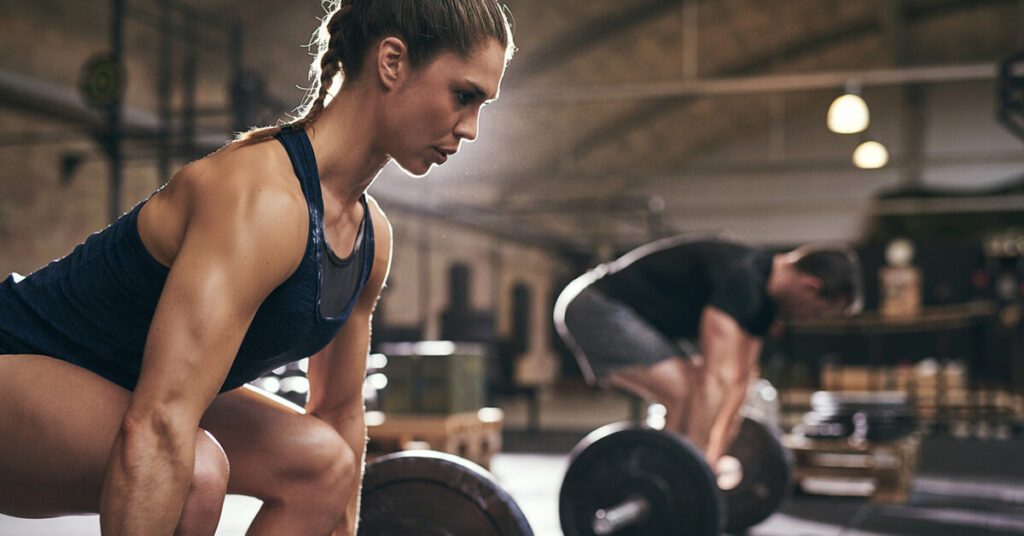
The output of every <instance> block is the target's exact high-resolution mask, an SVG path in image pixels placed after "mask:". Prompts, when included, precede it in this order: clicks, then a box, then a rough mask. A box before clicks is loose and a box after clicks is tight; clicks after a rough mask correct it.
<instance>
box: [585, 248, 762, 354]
mask: <svg viewBox="0 0 1024 536" xmlns="http://www.w3.org/2000/svg"><path fill="white" fill-rule="evenodd" d="M771 270H772V256H771V255H770V254H769V253H767V252H764V251H761V250H759V249H755V248H752V247H750V246H745V245H742V244H737V243H734V242H728V241H724V240H717V239H711V240H708V239H694V238H692V237H687V236H680V237H674V238H666V239H664V240H659V241H657V242H653V243H650V244H647V245H644V246H641V247H639V248H637V249H635V250H633V251H631V252H629V253H627V254H626V255H624V256H622V257H621V258H619V259H617V260H615V261H612V262H610V263H607V264H605V265H603V269H602V268H599V269H598V273H601V272H606V273H604V274H603V275H602V276H601V277H600V278H599V279H597V280H596V281H595V282H594V283H593V286H594V287H595V288H597V289H598V290H600V291H602V292H604V293H605V294H606V295H608V296H610V297H612V298H615V299H617V300H619V301H621V302H623V303H625V304H627V305H629V306H630V307H632V308H633V309H634V310H636V311H637V312H638V313H640V315H641V316H643V317H644V318H646V319H647V320H648V321H649V322H651V324H653V325H654V326H655V327H657V328H658V329H659V330H661V331H662V332H663V333H664V334H665V335H667V336H669V337H679V338H682V337H687V338H696V337H697V336H698V334H699V328H700V315H701V312H703V310H704V308H705V307H707V306H709V305H710V306H713V307H716V308H718V309H721V310H722V311H723V312H725V313H726V314H728V315H729V316H731V317H732V318H733V319H735V320H736V322H737V323H738V324H739V325H740V326H741V327H742V328H743V329H745V330H746V331H748V332H749V333H751V334H752V335H755V336H762V335H764V334H765V333H766V332H767V331H768V328H769V327H770V326H771V324H772V321H773V320H774V319H775V309H776V307H775V302H774V301H772V300H771V298H769V297H768V295H767V291H766V287H767V284H768V276H769V275H770V274H771Z"/></svg>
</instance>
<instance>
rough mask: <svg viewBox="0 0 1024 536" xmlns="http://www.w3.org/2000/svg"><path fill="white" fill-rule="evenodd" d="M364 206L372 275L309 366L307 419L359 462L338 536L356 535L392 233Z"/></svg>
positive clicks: (380, 216) (373, 210) (384, 221)
mask: <svg viewBox="0 0 1024 536" xmlns="http://www.w3.org/2000/svg"><path fill="white" fill-rule="evenodd" d="M368 206H370V207H371V209H370V212H371V213H373V214H375V215H374V216H373V227H374V231H375V237H374V239H375V254H374V260H373V271H372V273H371V274H370V278H369V279H368V280H367V282H366V286H365V287H364V288H363V291H362V293H361V294H360V296H359V301H357V302H356V305H355V307H354V308H353V310H352V314H351V315H350V316H349V317H348V319H347V320H346V321H345V325H344V326H342V328H341V330H340V331H338V334H337V335H336V336H335V338H334V340H333V341H331V343H330V344H328V345H327V347H325V348H324V349H323V350H321V351H320V352H319V353H317V355H315V356H313V357H312V358H311V359H310V360H309V383H310V396H309V402H308V403H307V404H306V410H307V413H308V414H309V415H313V416H315V417H318V418H320V419H323V420H324V421H326V422H327V423H328V424H330V425H331V426H333V427H334V429H335V430H337V431H338V433H339V434H340V435H341V437H342V438H343V439H344V440H345V442H346V443H348V445H349V447H351V448H352V452H353V454H355V459H356V460H359V470H358V471H356V473H355V478H356V479H357V480H356V482H354V485H353V486H352V489H353V490H354V493H353V494H352V496H351V497H349V503H348V508H347V509H346V511H345V516H344V517H343V518H342V519H341V521H339V523H338V526H337V527H336V528H335V532H334V533H335V534H337V535H353V534H355V533H356V524H357V522H358V520H359V494H360V483H361V482H362V477H363V470H362V468H363V460H364V455H365V450H366V422H365V407H364V405H363V380H364V378H365V375H366V356H367V353H368V352H369V348H370V324H371V317H372V315H373V309H374V307H375V305H376V303H377V298H378V297H379V296H380V291H381V289H382V288H383V286H384V282H385V281H386V280H387V274H388V270H389V267H390V263H391V227H390V225H389V224H388V221H387V219H386V218H385V217H384V214H383V213H381V212H380V209H379V208H378V207H377V206H376V203H375V202H372V201H371V202H370V203H368ZM368 216H369V215H368Z"/></svg>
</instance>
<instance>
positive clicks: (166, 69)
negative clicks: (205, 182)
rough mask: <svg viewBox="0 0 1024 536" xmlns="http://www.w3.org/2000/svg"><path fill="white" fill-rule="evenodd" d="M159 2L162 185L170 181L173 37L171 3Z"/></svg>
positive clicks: (159, 175)
mask: <svg viewBox="0 0 1024 536" xmlns="http://www.w3.org/2000/svg"><path fill="white" fill-rule="evenodd" d="M172 1H173V0H160V52H159V54H160V57H159V60H158V62H159V67H158V69H159V73H158V75H157V82H156V95H157V107H158V109H159V110H158V114H159V119H160V122H159V124H158V126H157V148H158V149H157V150H158V152H157V166H156V167H157V181H158V183H159V184H161V185H162V184H164V183H166V182H167V181H169V180H170V179H171V157H170V143H171V88H172V84H173V81H172V77H173V72H172V69H173V67H172V65H171V61H172V54H173V42H172V41H173V39H174V37H173V35H172V33H171V22H172V21H171V9H172V7H171V2H172Z"/></svg>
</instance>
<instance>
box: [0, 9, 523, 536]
mask: <svg viewBox="0 0 1024 536" xmlns="http://www.w3.org/2000/svg"><path fill="white" fill-rule="evenodd" d="M331 8H332V9H331V10H330V13H329V14H328V16H327V17H326V18H325V19H324V21H323V24H322V26H321V28H320V29H319V35H318V39H317V42H318V43H319V55H318V58H317V61H316V62H315V63H314V66H313V67H314V68H313V72H314V74H315V77H316V80H317V84H316V85H315V87H314V89H313V90H312V91H311V98H310V99H309V102H308V104H307V105H306V106H305V109H304V113H303V114H302V115H301V118H300V119H298V120H296V121H294V122H293V123H291V124H290V125H287V126H285V127H274V128H265V129H259V130H254V131H251V132H249V133H247V134H245V135H243V136H242V137H241V138H240V140H238V141H236V142H234V143H232V144H230V145H228V146H227V147H225V148H224V149H222V150H220V151H218V152H217V153H214V154H213V155H211V156H209V157H207V158H204V159H202V160H200V161H198V162H195V163H193V164H190V165H188V166H186V167H185V168H184V169H182V170H181V171H179V172H178V173H177V174H176V175H175V177H174V179H173V180H172V181H171V182H170V183H169V184H168V185H167V186H166V187H165V188H163V189H162V190H160V191H158V192H157V193H156V194H154V195H153V196H152V197H150V198H149V199H148V200H146V201H143V202H142V203H140V204H139V205H138V206H136V207H135V208H134V209H133V210H131V211H130V212H129V213H127V214H125V215H124V216H122V217H121V218H120V219H119V220H118V221H117V222H115V223H114V224H112V225H111V226H110V227H108V228H107V229H105V230H103V231H101V232H100V233H97V234H94V235H93V236H91V237H89V239H87V240H86V241H85V243H83V244H82V245H80V246H79V247H77V248H75V250H74V251H73V252H72V253H71V254H70V255H68V256H67V257H64V258H63V259H61V260H58V261H55V262H54V263H51V264H50V265H48V266H46V267H44V268H42V269H40V270H38V271H37V272H35V273H33V274H32V275H30V276H29V277H27V278H24V279H21V278H16V277H15V276H12V277H10V278H8V279H7V280H6V281H4V282H3V283H2V285H0V354H2V357H0V392H2V393H4V395H3V400H4V403H3V404H2V405H0V437H3V438H4V441H2V442H0V512H2V513H5V514H8V515H14V516H20V517H51V516H58V515H64V514H69V513H80V512H99V513H100V523H101V526H102V529H103V531H104V533H105V534H147V535H150V534H170V533H172V532H173V533H178V534H212V533H213V532H214V529H215V528H216V526H217V522H218V518H219V515H220V509H221V506H222V502H223V498H224V495H225V493H237V494H243V495H250V496H254V497H257V498H259V499H261V500H262V501H263V507H262V508H261V509H260V512H259V514H258V515H257V516H256V519H255V520H254V521H253V523H252V526H251V528H250V533H251V534H327V533H331V532H332V531H334V532H336V533H339V534H352V533H354V532H355V525H356V519H357V517H358V496H359V493H358V489H359V482H360V478H361V473H362V457H363V448H364V444H365V441H366V432H365V425H364V422H363V405H362V389H361V386H362V382H363V376H364V367H365V356H366V354H367V348H368V344H369V331H370V315H371V312H372V310H373V307H374V304H375V302H376V300H377V297H378V295H379V292H380V290H381V287H382V286H383V284H384V281H385V279H386V276H387V270H388V265H389V262H390V252H391V231H390V227H389V225H388V221H387V219H386V217H385V216H384V214H383V213H382V212H381V210H380V208H379V207H378V206H377V204H376V203H375V202H374V201H373V200H372V199H369V198H368V196H366V195H365V193H364V192H365V191H366V189H367V188H368V187H369V186H370V184H371V183H372V182H373V180H374V178H375V177H376V176H377V174H378V173H379V171H380V169H381V168H382V167H383V166H384V165H385V163H386V162H387V161H388V160H390V159H394V160H395V161H396V162H397V163H398V164H399V165H400V166H401V167H402V168H404V169H405V170H406V171H407V172H409V173H410V174H412V175H417V176H419V175H423V174H425V173H426V172H427V171H428V170H429V169H430V167H431V166H432V165H434V164H443V163H444V161H445V160H446V159H447V157H448V156H450V155H451V154H452V153H454V152H455V151H456V150H457V149H458V147H459V144H460V142H461V141H462V140H467V141H472V140H473V139H474V138H475V137H476V134H477V119H478V116H479V112H480V109H481V107H482V106H483V104H484V103H485V102H487V101H488V100H491V99H494V98H495V97H496V94H497V91H498V86H499V85H500V82H501V78H502V76H503V74H504V68H505V65H506V63H507V61H508V59H509V58H510V56H511V53H512V50H513V48H514V47H513V45H512V37H511V31H510V28H509V26H508V21H507V19H506V17H505V14H504V12H503V8H502V7H501V6H500V5H499V4H498V3H497V2H496V0H419V1H415V2H414V1H402V0H372V1H371V0H341V2H340V3H335V4H332V6H331ZM342 78H343V83H342ZM339 84H340V87H338V85H339ZM332 93H334V94H335V95H334V96H333V98H330V95H331V94H332ZM349 252H351V253H349ZM313 354H315V355H313ZM308 355H313V357H312V358H311V359H310V366H309V379H310V400H309V403H308V405H307V408H306V412H305V413H303V412H302V411H301V410H299V409H298V408H294V407H290V406H288V405H286V404H283V403H281V402H279V401H278V400H276V399H273V398H271V397H269V396H266V395H265V394H262V393H260V392H258V391H257V390H255V389H251V388H240V387H241V386H242V384H244V383H245V382H246V381H249V380H251V379H254V378H256V377H257V376H259V375H260V374H262V373H264V372H266V371H267V370H270V369H272V368H275V367H277V366H280V365H281V364H283V363H285V362H289V361H294V360H297V359H301V358H303V357H306V356H308Z"/></svg>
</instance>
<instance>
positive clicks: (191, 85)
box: [181, 9, 199, 158]
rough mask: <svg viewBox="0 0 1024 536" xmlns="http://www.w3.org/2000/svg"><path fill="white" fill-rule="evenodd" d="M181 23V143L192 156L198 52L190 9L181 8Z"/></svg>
mask: <svg viewBox="0 0 1024 536" xmlns="http://www.w3.org/2000/svg"><path fill="white" fill-rule="evenodd" d="M181 16H182V20H183V23H182V25H183V26H184V28H185V56H184V65H182V83H183V84H184V88H183V89H184V95H183V98H182V123H181V136H182V143H183V145H184V146H185V151H186V153H187V154H188V158H193V157H194V156H195V152H196V84H197V71H198V68H199V67H198V64H199V54H198V50H197V48H198V47H197V45H196V41H195V37H196V33H195V32H196V30H195V24H194V21H193V19H194V18H195V16H194V15H192V13H191V11H188V10H184V9H183V10H182V14H181Z"/></svg>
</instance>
